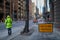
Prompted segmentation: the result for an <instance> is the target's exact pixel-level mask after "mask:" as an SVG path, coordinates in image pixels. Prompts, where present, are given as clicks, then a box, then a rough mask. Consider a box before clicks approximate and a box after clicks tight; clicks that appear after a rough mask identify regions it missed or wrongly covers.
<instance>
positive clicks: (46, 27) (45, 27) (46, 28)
mask: <svg viewBox="0 0 60 40" xmlns="http://www.w3.org/2000/svg"><path fill="white" fill-rule="evenodd" d="M38 30H39V32H53V24H51V23H45V24H39V25H38Z"/></svg>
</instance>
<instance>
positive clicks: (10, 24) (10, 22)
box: [5, 16, 12, 28]
mask: <svg viewBox="0 0 60 40" xmlns="http://www.w3.org/2000/svg"><path fill="white" fill-rule="evenodd" d="M5 25H6V28H12V19H11V18H10V16H7V18H6V19H5Z"/></svg>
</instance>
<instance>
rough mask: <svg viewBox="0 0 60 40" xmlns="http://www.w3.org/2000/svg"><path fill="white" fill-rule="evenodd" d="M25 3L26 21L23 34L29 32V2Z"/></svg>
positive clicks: (27, 0)
mask: <svg viewBox="0 0 60 40" xmlns="http://www.w3.org/2000/svg"><path fill="white" fill-rule="evenodd" d="M25 1H26V20H25V28H24V30H23V32H21V33H22V34H23V33H28V32H29V0H25Z"/></svg>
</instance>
